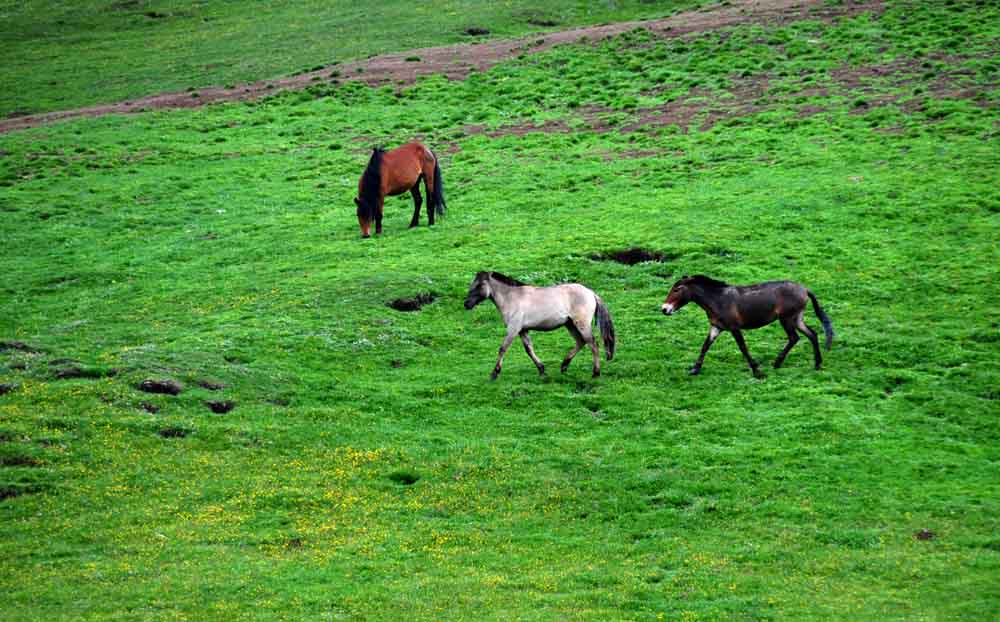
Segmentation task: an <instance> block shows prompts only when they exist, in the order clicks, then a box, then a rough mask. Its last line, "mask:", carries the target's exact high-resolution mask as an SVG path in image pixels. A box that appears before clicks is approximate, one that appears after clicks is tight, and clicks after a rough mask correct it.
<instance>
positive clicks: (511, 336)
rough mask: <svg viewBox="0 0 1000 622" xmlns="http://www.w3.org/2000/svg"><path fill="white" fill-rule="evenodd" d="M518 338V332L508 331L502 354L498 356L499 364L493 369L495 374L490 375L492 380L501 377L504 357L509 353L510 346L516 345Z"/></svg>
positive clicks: (501, 347) (504, 339)
mask: <svg viewBox="0 0 1000 622" xmlns="http://www.w3.org/2000/svg"><path fill="white" fill-rule="evenodd" d="M516 336H517V331H511V330H509V329H508V330H507V336H506V337H504V338H503V343H502V344H500V353H499V355H498V356H497V364H496V366H495V367H494V368H493V373H492V374H490V380H496V379H497V376H499V375H500V370H501V369H502V368H503V355H504V354H506V353H507V348H509V347H510V344H512V343H514V337H516Z"/></svg>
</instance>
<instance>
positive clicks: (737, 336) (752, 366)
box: [732, 328, 762, 378]
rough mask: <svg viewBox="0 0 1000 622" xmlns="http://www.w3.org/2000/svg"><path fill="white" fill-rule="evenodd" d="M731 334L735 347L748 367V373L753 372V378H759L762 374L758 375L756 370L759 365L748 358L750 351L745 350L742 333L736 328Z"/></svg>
mask: <svg viewBox="0 0 1000 622" xmlns="http://www.w3.org/2000/svg"><path fill="white" fill-rule="evenodd" d="M732 333H733V339H735V340H736V345H738V346H739V347H740V352H742V353H743V358H745V359H746V360H747V364H748V365H750V371H752V372H753V377H754V378H760V377H761V375H762V374H761V373H760V370H759V369H757V368H758V367H760V364H759V363H758V362H757V361H755V360H753V357H752V356H750V351H749V350H747V342H746V341H743V333H742V332H741V331H740V329H738V328H734V329H733V330H732Z"/></svg>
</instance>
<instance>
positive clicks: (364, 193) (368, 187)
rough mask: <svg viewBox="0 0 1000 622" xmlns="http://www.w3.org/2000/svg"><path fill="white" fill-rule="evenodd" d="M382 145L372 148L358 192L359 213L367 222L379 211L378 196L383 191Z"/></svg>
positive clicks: (373, 218)
mask: <svg viewBox="0 0 1000 622" xmlns="http://www.w3.org/2000/svg"><path fill="white" fill-rule="evenodd" d="M384 153H385V150H384V149H382V148H381V147H375V148H374V149H372V157H371V159H370V160H368V166H366V167H365V172H364V173H363V174H362V175H361V188H360V192H359V193H358V194H359V196H358V203H359V205H358V215H359V216H361V217H362V218H364V219H365V220H366V221H367V222H371V221H373V220H375V217H376V216H377V214H376V213H375V212H376V211H378V196H379V194H380V193H381V192H382V154H384Z"/></svg>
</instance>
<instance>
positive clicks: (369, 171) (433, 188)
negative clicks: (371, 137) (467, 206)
mask: <svg viewBox="0 0 1000 622" xmlns="http://www.w3.org/2000/svg"><path fill="white" fill-rule="evenodd" d="M421 179H423V180H424V189H425V190H426V191H427V200H428V201H429V204H428V205H427V224H429V225H433V224H434V215H435V213H436V214H437V215H439V216H440V215H443V214H444V210H445V202H444V187H443V186H442V182H441V167H440V166H438V160H437V157H436V156H435V155H434V154H433V153H432V152H431V150H430V149H428V148H427V147H425V146H423V145H421V144H420V143H416V142H414V143H408V144H405V145H403V146H402V147H397V148H395V149H393V150H392V151H384V150H382V149H381V148H379V147H376V148H375V149H374V150H373V151H372V157H371V159H370V160H368V166H367V167H366V168H365V172H364V173H363V174H362V175H361V179H360V180H358V196H357V197H356V198H355V199H354V204H355V205H357V206H358V224H359V225H361V237H363V238H367V237H370V236H371V228H372V221H374V222H375V233H376V234H380V233H382V208H383V206H384V204H385V197H386V196H395V195H397V194H403V193H404V192H409V193H410V194H412V195H413V218H412V219H410V226H411V227H416V226H417V225H419V224H420V205H421V204H422V203H423V197H421V196H420V180H421Z"/></svg>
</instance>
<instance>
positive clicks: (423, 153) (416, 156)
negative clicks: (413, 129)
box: [382, 142, 435, 195]
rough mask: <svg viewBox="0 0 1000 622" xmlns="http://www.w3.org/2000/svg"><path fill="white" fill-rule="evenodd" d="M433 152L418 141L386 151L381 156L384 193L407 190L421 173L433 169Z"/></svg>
mask: <svg viewBox="0 0 1000 622" xmlns="http://www.w3.org/2000/svg"><path fill="white" fill-rule="evenodd" d="M434 163H435V159H434V154H433V153H431V150H430V149H428V148H427V147H425V146H424V145H422V144H421V143H418V142H412V143H407V144H405V145H401V146H399V147H396V148H395V149H393V150H392V151H387V152H386V153H385V155H384V156H383V157H382V185H383V188H384V189H385V194H387V195H396V194H402V193H404V192H408V191H409V190H410V188H412V187H413V186H414V185H416V183H417V182H418V181H419V180H420V176H421V175H428V174H430V173H432V172H433V171H434Z"/></svg>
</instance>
